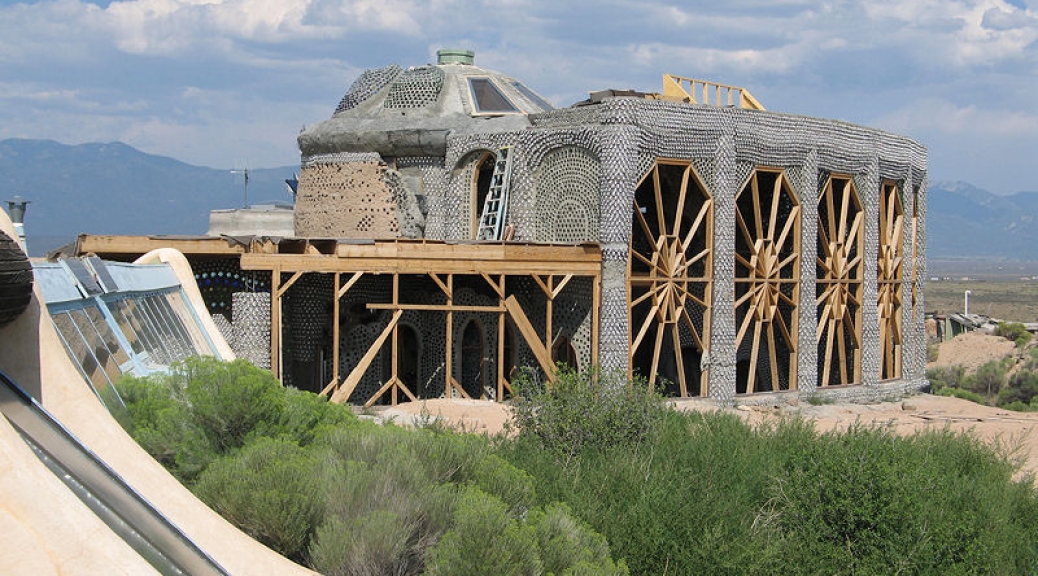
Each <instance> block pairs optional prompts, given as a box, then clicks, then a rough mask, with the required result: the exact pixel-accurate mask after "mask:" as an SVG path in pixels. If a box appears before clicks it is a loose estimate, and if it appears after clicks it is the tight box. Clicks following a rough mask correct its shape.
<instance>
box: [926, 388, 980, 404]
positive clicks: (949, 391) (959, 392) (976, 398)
mask: <svg viewBox="0 0 1038 576" xmlns="http://www.w3.org/2000/svg"><path fill="white" fill-rule="evenodd" d="M936 395H937V396H951V397H952V398H962V399H963V400H969V401H970V402H976V403H977V404H987V401H986V400H984V397H983V396H981V395H980V394H977V393H976V392H970V391H969V390H963V389H962V388H941V389H940V390H938V391H937V394H936Z"/></svg>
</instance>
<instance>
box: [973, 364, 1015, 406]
mask: <svg viewBox="0 0 1038 576" xmlns="http://www.w3.org/2000/svg"><path fill="white" fill-rule="evenodd" d="M1012 366H1013V359H1012V358H1003V359H1001V360H991V361H989V362H985V363H984V364H982V365H981V366H980V367H979V368H977V373H976V374H975V375H974V376H973V377H972V378H970V379H969V380H968V384H969V388H970V390H972V391H974V392H976V393H977V394H983V395H985V396H987V397H991V396H993V395H995V394H998V391H999V390H1001V389H1002V385H1003V384H1004V383H1005V381H1006V374H1007V373H1008V372H1009V369H1010V368H1011V367H1012Z"/></svg>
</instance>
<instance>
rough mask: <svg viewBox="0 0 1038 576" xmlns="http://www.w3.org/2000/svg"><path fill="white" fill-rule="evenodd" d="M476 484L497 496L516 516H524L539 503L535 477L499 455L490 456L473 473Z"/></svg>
mask: <svg viewBox="0 0 1038 576" xmlns="http://www.w3.org/2000/svg"><path fill="white" fill-rule="evenodd" d="M473 481H474V484H475V485H476V486H477V487H479V489H481V490H483V491H484V492H486V493H488V494H495V495H497V496H498V497H499V498H501V500H502V501H504V503H505V504H508V508H509V511H510V512H511V513H512V514H514V515H522V514H524V513H525V512H526V510H527V509H528V508H530V507H531V506H533V505H534V503H535V502H536V501H537V497H536V490H535V488H534V485H533V477H532V476H530V475H529V474H528V473H527V472H526V471H525V470H520V469H519V468H517V467H515V466H514V465H513V464H512V463H511V462H509V461H507V460H505V459H504V458H501V457H500V456H498V455H497V454H490V455H488V456H487V457H486V458H484V459H483V460H481V461H480V462H479V464H478V465H477V466H476V468H475V470H474V471H473Z"/></svg>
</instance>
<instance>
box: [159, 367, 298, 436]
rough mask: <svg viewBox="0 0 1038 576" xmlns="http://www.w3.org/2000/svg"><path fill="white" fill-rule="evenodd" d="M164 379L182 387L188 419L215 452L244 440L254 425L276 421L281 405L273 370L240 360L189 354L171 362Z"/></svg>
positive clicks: (281, 398)
mask: <svg viewBox="0 0 1038 576" xmlns="http://www.w3.org/2000/svg"><path fill="white" fill-rule="evenodd" d="M169 379H170V380H171V381H172V382H173V383H174V386H178V387H183V389H184V391H185V396H186V399H187V402H188V404H189V405H190V413H191V419H192V420H193V421H194V422H195V423H196V424H197V425H198V426H199V428H200V429H201V430H202V432H203V433H204V434H205V435H206V437H208V438H209V441H210V442H211V443H212V445H213V446H214V447H216V449H217V451H218V452H220V453H224V452H227V451H228V450H230V449H233V448H238V447H240V446H242V445H243V444H245V439H246V437H247V436H249V435H250V434H251V433H252V432H253V429H254V428H255V427H256V426H264V425H267V423H270V422H277V421H278V419H279V416H280V414H281V410H282V407H283V405H284V398H285V394H284V389H283V388H282V387H281V384H279V383H278V381H277V379H276V378H274V376H273V374H271V373H270V372H268V371H266V370H260V369H258V368H256V367H255V366H253V365H252V364H250V363H249V362H247V361H245V360H235V361H233V362H221V361H219V360H216V359H214V358H212V357H197V356H196V357H191V358H188V359H186V360H185V361H184V362H182V363H179V364H175V365H173V366H172V367H171V368H170V374H169Z"/></svg>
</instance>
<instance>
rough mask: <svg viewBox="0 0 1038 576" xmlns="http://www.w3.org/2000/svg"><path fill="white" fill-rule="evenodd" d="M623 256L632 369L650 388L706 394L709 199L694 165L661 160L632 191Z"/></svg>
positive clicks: (711, 246)
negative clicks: (702, 363)
mask: <svg viewBox="0 0 1038 576" xmlns="http://www.w3.org/2000/svg"><path fill="white" fill-rule="evenodd" d="M633 208H634V215H633V223H632V229H631V246H630V253H629V257H628V259H627V260H628V274H627V276H628V293H629V294H630V300H629V302H628V314H629V316H628V318H629V320H630V321H629V333H628V337H629V342H630V346H629V350H630V352H629V354H630V356H629V358H628V361H629V364H628V365H629V367H630V371H631V373H632V374H633V373H635V372H637V373H639V374H641V375H642V376H644V377H645V378H647V379H648V381H649V385H650V386H657V385H660V386H664V385H665V386H671V385H673V386H674V389H672V390H665V392H666V393H668V394H676V395H680V396H694V395H706V393H707V390H706V387H707V382H706V379H705V378H704V377H703V376H702V374H701V372H700V369H699V364H700V359H701V358H702V355H703V353H704V351H705V350H706V349H707V347H708V345H709V344H708V342H707V340H706V337H707V335H708V334H709V332H710V283H711V282H710V278H711V274H712V271H713V266H712V258H713V255H712V248H713V234H712V230H713V200H712V199H711V197H710V194H709V193H708V192H707V191H706V188H705V187H704V186H703V184H702V181H701V179H700V178H699V176H698V174H696V172H695V170H694V169H693V168H692V164H691V163H690V162H688V161H680V160H659V161H657V162H656V164H655V165H654V166H653V167H652V169H651V170H649V172H648V173H646V174H645V176H644V177H643V178H642V180H641V182H639V184H638V188H637V189H636V190H635V195H634V207H633Z"/></svg>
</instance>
